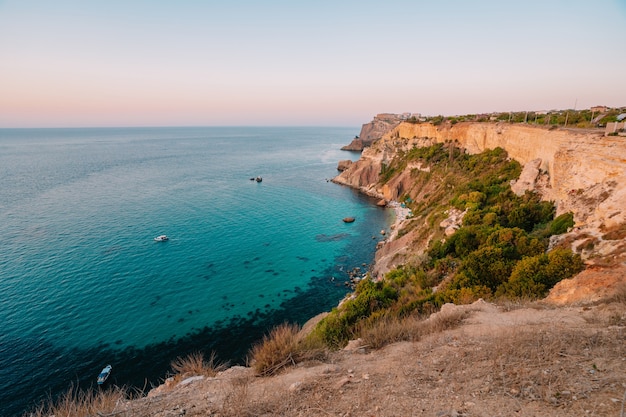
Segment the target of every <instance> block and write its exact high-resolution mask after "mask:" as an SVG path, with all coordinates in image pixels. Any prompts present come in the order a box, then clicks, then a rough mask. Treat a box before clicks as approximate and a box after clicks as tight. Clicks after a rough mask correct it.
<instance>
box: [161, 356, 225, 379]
mask: <svg viewBox="0 0 626 417" xmlns="http://www.w3.org/2000/svg"><path fill="white" fill-rule="evenodd" d="M170 366H171V367H172V371H174V378H175V379H183V378H187V377H190V376H196V375H197V376H199V375H204V376H207V377H214V376H215V375H217V373H218V372H221V371H223V370H225V369H227V368H228V366H227V364H225V363H219V362H217V357H216V355H215V352H211V356H209V360H208V361H207V360H205V358H204V355H203V354H202V352H193V353H190V354H189V355H187V356H185V357H183V358H180V357H179V358H176V359H174V360H173V361H172V362H171V363H170Z"/></svg>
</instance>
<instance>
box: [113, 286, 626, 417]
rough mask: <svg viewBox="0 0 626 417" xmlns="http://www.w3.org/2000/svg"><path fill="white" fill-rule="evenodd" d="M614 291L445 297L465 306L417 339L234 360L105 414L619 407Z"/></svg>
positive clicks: (625, 333) (622, 356)
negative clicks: (282, 360)
mask: <svg viewBox="0 0 626 417" xmlns="http://www.w3.org/2000/svg"><path fill="white" fill-rule="evenodd" d="M624 294H626V292H624V293H623V294H622V296H620V297H618V298H616V299H615V298H614V300H613V301H612V302H603V303H596V304H593V305H586V306H569V307H555V306H554V305H548V304H546V303H535V304H527V305H523V306H521V305H505V306H496V305H493V304H489V303H486V302H483V301H479V302H476V303H474V304H472V305H468V306H453V305H446V306H444V308H443V309H442V310H441V312H439V313H436V314H437V315H446V314H455V313H458V312H459V311H463V312H466V313H467V315H466V316H465V317H466V318H465V319H464V320H463V321H462V323H461V324H460V325H459V326H458V327H455V328H453V329H451V330H446V331H442V332H437V333H433V334H430V335H428V336H426V337H424V338H423V339H421V340H419V341H417V342H401V343H395V344H392V345H388V346H386V347H385V348H383V349H381V350H378V351H370V350H369V349H368V348H367V347H358V343H356V344H355V343H352V344H351V349H350V350H343V351H341V352H336V353H333V354H331V355H330V356H329V358H328V359H327V360H325V361H324V362H311V363H305V364H299V365H298V366H296V367H294V368H291V369H289V370H287V371H285V372H283V373H281V374H279V375H277V376H273V377H265V378H261V377H255V376H254V375H253V373H252V370H251V369H250V368H244V367H233V368H230V369H228V370H227V371H224V372H222V373H220V374H218V376H217V377H215V378H202V379H200V378H191V379H188V380H187V381H183V382H181V383H178V384H177V385H175V386H174V385H173V384H171V386H167V385H162V386H161V387H159V388H158V389H155V390H153V391H152V392H150V394H149V395H148V396H147V397H144V398H142V399H139V400H135V401H132V402H125V403H123V404H119V405H118V408H117V411H116V413H115V415H134V416H144V415H145V416H148V415H151V416H183V415H185V416H377V417H384V416H433V417H445V416H457V417H459V416H621V417H623V416H624V415H625V411H624V407H625V405H624V404H625V402H626V300H625V298H626V296H624ZM434 318H436V317H432V318H431V319H434ZM355 346H356V347H355Z"/></svg>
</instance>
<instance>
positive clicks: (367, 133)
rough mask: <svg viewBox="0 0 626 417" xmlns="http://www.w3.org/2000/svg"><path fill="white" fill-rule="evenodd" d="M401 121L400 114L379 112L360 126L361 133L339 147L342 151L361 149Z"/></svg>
mask: <svg viewBox="0 0 626 417" xmlns="http://www.w3.org/2000/svg"><path fill="white" fill-rule="evenodd" d="M401 122H402V116H400V115H397V114H391V113H380V114H377V115H376V116H374V119H373V120H372V121H371V122H369V123H365V124H364V125H363V126H362V127H361V133H360V134H359V136H358V137H356V138H354V139H353V140H352V142H351V143H350V144H349V145H346V146H344V147H343V148H341V149H342V150H344V151H362V150H363V149H365V148H366V147H368V146H371V145H372V143H374V142H375V141H377V140H379V139H380V138H382V137H383V135H384V134H385V133H387V132H389V131H390V130H391V129H393V128H394V127H396V126H398V125H399V124H400V123H401Z"/></svg>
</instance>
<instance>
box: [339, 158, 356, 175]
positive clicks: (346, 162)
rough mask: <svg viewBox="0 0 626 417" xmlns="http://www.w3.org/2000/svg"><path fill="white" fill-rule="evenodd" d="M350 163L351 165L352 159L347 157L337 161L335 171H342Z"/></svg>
mask: <svg viewBox="0 0 626 417" xmlns="http://www.w3.org/2000/svg"><path fill="white" fill-rule="evenodd" d="M350 165H352V161H351V160H349V159H344V160H342V161H339V163H338V164H337V171H340V172H343V171H345V170H346V169H348V168H349V167H350Z"/></svg>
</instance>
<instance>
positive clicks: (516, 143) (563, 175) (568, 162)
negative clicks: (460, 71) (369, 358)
mask: <svg viewBox="0 0 626 417" xmlns="http://www.w3.org/2000/svg"><path fill="white" fill-rule="evenodd" d="M435 143H447V144H450V145H451V146H452V145H453V146H455V147H460V148H462V149H463V150H464V151H465V152H467V153H470V154H476V153H480V152H483V151H484V150H487V149H494V148H497V147H500V148H503V149H504V150H506V151H507V152H508V155H509V157H510V158H513V159H515V160H517V161H518V162H520V164H521V165H522V166H523V167H524V168H523V171H522V175H521V176H520V178H519V179H518V180H517V181H516V182H515V183H514V184H512V188H513V190H514V191H515V192H516V193H518V194H523V193H524V192H525V191H526V190H534V191H536V192H538V193H539V194H540V195H541V196H542V198H543V199H544V200H547V201H553V202H554V203H555V205H556V210H557V215H559V214H562V213H566V212H572V213H573V214H574V220H575V223H576V224H575V227H574V228H573V229H572V230H571V231H570V232H569V233H566V234H565V235H561V236H560V237H559V238H558V241H557V240H555V241H554V242H553V244H554V245H557V244H560V245H563V246H570V247H571V248H572V250H574V251H575V252H577V253H579V254H581V256H582V257H583V259H585V261H586V263H587V264H588V265H595V266H597V267H623V266H624V265H625V264H624V261H625V260H626V256H625V255H626V242H625V238H626V212H625V211H624V210H623V208H624V207H626V185H625V184H626V143H625V142H624V138H621V137H614V136H613V137H612V136H604V135H603V132H600V131H598V132H594V131H582V130H577V129H555V128H551V129H550V128H543V127H534V126H529V125H525V124H509V123H475V122H462V123H457V124H450V123H447V124H446V123H444V124H441V125H439V126H435V125H433V124H431V123H417V124H416V123H407V122H403V123H400V124H399V125H398V126H396V127H394V128H393V129H391V130H390V131H388V132H387V133H386V134H385V135H383V137H382V139H380V140H379V141H377V142H376V143H374V144H372V146H371V147H369V148H366V149H365V150H364V151H363V153H362V155H361V158H360V159H359V160H358V161H356V162H355V163H353V164H351V166H350V167H349V168H348V169H346V170H345V171H343V172H342V173H341V174H340V175H338V176H337V177H336V178H335V179H334V180H333V181H334V182H336V183H339V184H344V185H347V186H350V187H353V188H356V189H359V190H360V191H362V192H364V193H366V194H368V195H372V196H375V197H377V198H382V199H385V200H387V201H392V200H398V199H400V198H404V197H410V198H411V199H413V200H414V201H415V200H416V199H417V201H419V198H420V196H423V193H424V192H425V190H424V189H421V188H418V186H416V185H415V184H414V183H413V181H411V175H410V173H411V170H414V169H423V168H422V167H420V166H407V167H406V169H404V170H403V171H402V172H399V173H397V174H395V175H394V176H392V177H391V178H390V179H387V180H386V181H385V182H384V183H383V182H382V181H381V172H383V170H384V169H385V167H387V166H389V165H390V163H391V161H392V160H393V159H394V158H396V157H397V156H399V155H401V154H402V153H405V152H408V151H409V150H411V149H413V148H414V147H424V146H430V145H433V144H435ZM426 191H427V190H426ZM400 227H402V225H401V226H400ZM400 239H401V240H400ZM427 243H428V242H427V241H425V240H424V239H423V237H421V240H420V238H418V233H417V232H415V231H414V232H410V233H407V234H404V235H403V236H402V237H398V234H397V233H396V234H392V236H391V237H390V238H389V239H388V242H387V244H386V245H385V246H383V247H382V248H381V249H380V250H379V251H378V253H377V255H376V266H375V271H374V272H375V273H376V274H378V275H380V274H383V273H385V272H387V271H388V270H390V269H392V268H393V267H394V266H396V265H398V264H401V263H405V262H407V261H409V260H410V259H411V258H412V257H416V256H419V255H420V253H421V252H422V251H423V250H424V249H425V247H426V245H427ZM567 281H568V280H566V282H565V283H564V284H561V285H566V284H567Z"/></svg>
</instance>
